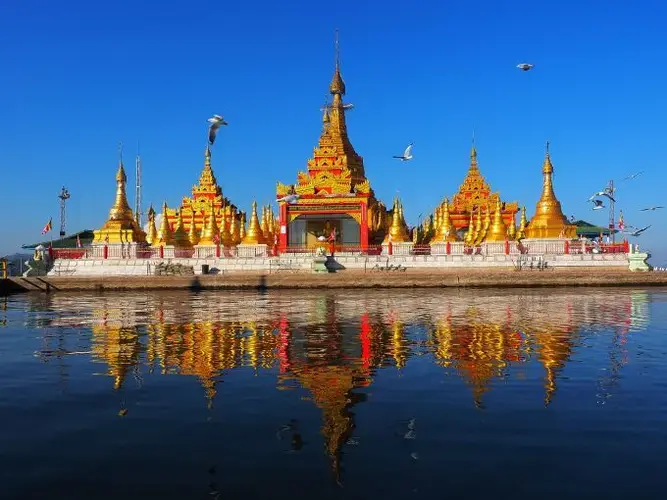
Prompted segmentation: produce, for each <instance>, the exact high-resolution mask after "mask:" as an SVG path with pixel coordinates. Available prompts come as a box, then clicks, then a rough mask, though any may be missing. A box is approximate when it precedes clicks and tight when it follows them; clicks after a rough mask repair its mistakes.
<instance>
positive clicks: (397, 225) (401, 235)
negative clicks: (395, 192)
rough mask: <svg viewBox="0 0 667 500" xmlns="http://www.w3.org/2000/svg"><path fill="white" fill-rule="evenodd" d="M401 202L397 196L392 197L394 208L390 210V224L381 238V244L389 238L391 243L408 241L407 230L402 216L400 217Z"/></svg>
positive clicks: (387, 241)
mask: <svg viewBox="0 0 667 500" xmlns="http://www.w3.org/2000/svg"><path fill="white" fill-rule="evenodd" d="M400 203H401V202H400V201H399V199H398V196H397V197H396V198H394V208H393V210H392V218H391V226H390V227H389V231H387V235H386V236H385V238H384V240H383V242H382V243H383V244H386V243H389V241H390V238H391V242H392V244H393V243H407V242H409V241H410V236H409V235H408V230H407V227H406V225H405V222H404V220H403V218H402V217H401V204H400Z"/></svg>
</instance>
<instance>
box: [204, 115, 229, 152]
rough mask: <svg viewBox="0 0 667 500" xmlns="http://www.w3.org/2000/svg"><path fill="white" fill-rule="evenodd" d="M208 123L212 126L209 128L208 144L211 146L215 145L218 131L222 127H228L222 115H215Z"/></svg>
mask: <svg viewBox="0 0 667 500" xmlns="http://www.w3.org/2000/svg"><path fill="white" fill-rule="evenodd" d="M208 122H209V123H210V124H211V125H210V126H209V127H208V142H209V143H210V144H211V145H213V143H214V142H215V136H216V135H217V133H218V129H219V128H220V125H227V122H226V121H225V119H224V118H223V117H222V116H220V115H213V117H212V118H209V119H208Z"/></svg>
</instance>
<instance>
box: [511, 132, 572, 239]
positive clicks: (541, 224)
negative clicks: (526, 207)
mask: <svg viewBox="0 0 667 500" xmlns="http://www.w3.org/2000/svg"><path fill="white" fill-rule="evenodd" d="M553 171H554V167H553V165H552V164H551V157H550V155H549V142H548V141H547V148H546V153H545V156H544V164H543V165H542V175H543V180H542V196H540V200H539V201H538V202H537V207H536V208H535V215H534V216H533V218H532V219H531V220H530V222H529V223H528V227H527V228H526V238H543V239H546V238H566V239H574V238H576V237H577V226H575V225H573V224H569V223H568V221H567V219H566V218H565V216H564V215H563V211H562V210H561V207H560V202H559V201H558V200H557V199H556V195H555V194H554V187H553V179H552V176H553ZM522 215H523V214H522Z"/></svg>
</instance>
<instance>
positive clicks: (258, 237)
mask: <svg viewBox="0 0 667 500" xmlns="http://www.w3.org/2000/svg"><path fill="white" fill-rule="evenodd" d="M241 243H242V244H243V245H264V244H266V240H265V239H264V235H263V234H262V226H261V224H260V222H259V217H258V216H257V202H256V201H253V202H252V214H251V215H250V225H249V227H248V232H247V233H246V234H245V236H244V237H243V240H242V241H241Z"/></svg>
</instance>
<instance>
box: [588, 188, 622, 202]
mask: <svg viewBox="0 0 667 500" xmlns="http://www.w3.org/2000/svg"><path fill="white" fill-rule="evenodd" d="M596 196H606V197H607V198H609V199H610V200H611V201H616V200H615V199H614V197H613V196H612V194H611V193H610V192H609V190H607V189H605V190H604V191H598V192H597V193H595V194H594V195H593V196H591V197H590V198H588V201H593V200H594V199H595V197H596Z"/></svg>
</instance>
